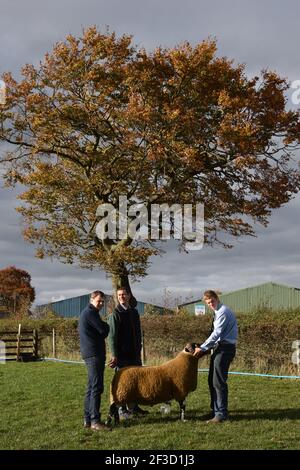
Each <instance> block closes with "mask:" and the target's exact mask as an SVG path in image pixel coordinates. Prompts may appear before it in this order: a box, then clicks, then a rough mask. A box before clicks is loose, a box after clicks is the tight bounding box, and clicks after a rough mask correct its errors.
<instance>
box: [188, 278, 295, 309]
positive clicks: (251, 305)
mask: <svg viewBox="0 0 300 470" xmlns="http://www.w3.org/2000/svg"><path fill="white" fill-rule="evenodd" d="M220 299H221V301H222V302H224V304H226V305H228V306H229V307H230V308H232V310H233V311H234V312H236V313H249V312H251V311H253V310H256V309H259V308H261V309H263V308H266V309H270V310H288V309H294V308H297V307H300V289H298V288H296V287H291V286H286V285H283V284H277V283H275V282H266V283H264V284H259V285H257V286H252V287H246V288H245V289H239V290H236V291H232V292H227V293H224V294H222V295H220ZM201 303H203V301H202V299H198V300H194V301H193V302H190V303H188V304H182V305H180V306H179V308H184V309H186V310H187V311H188V312H189V313H191V314H193V315H194V314H195V305H197V304H201ZM207 311H208V309H207V308H206V312H207Z"/></svg>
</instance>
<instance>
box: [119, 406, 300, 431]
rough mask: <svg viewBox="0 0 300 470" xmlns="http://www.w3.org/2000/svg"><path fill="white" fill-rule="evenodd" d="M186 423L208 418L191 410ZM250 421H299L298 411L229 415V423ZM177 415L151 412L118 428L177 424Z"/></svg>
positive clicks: (245, 412) (299, 411)
mask: <svg viewBox="0 0 300 470" xmlns="http://www.w3.org/2000/svg"><path fill="white" fill-rule="evenodd" d="M185 418H186V422H193V423H196V422H198V423H199V422H201V421H202V422H206V420H208V419H209V418H210V416H209V415H208V414H207V413H205V414H199V413H198V412H197V411H196V410H191V411H190V413H186V416H185ZM251 420H255V421H257V420H271V421H283V420H291V421H295V420H300V409H295V408H287V409H282V408H281V409H257V410H255V409H253V410H234V411H232V412H231V413H230V416H229V421H232V422H238V421H251ZM180 421H181V420H180V415H179V413H178V414H177V413H176V414H175V413H172V414H170V415H167V416H162V415H161V414H160V413H157V412H153V413H150V414H149V415H147V416H143V417H136V418H132V419H129V420H127V421H121V422H120V426H124V427H131V426H136V425H139V424H142V423H143V424H158V423H159V424H175V423H179V422H180Z"/></svg>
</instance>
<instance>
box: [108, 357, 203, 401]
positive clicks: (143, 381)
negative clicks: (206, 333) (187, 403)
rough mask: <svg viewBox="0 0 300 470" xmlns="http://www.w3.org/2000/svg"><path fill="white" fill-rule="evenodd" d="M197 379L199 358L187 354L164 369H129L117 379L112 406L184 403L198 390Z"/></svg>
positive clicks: (124, 370)
mask: <svg viewBox="0 0 300 470" xmlns="http://www.w3.org/2000/svg"><path fill="white" fill-rule="evenodd" d="M197 378H198V359H197V358H195V357H194V356H193V355H192V354H190V353H187V352H184V351H182V352H180V353H179V354H178V355H177V356H176V357H175V359H172V360H170V361H168V362H166V363H164V364H162V365H160V366H148V367H125V368H124V369H120V370H118V371H117V372H116V374H115V375H114V377H113V380H112V383H111V403H116V404H121V403H130V402H136V401H138V403H140V404H142V405H155V404H156V403H162V402H164V401H169V400H172V399H174V400H176V401H183V400H184V399H185V398H186V396H187V395H188V393H189V392H192V391H194V390H196V388H197Z"/></svg>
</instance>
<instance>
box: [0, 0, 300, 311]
mask: <svg viewBox="0 0 300 470" xmlns="http://www.w3.org/2000/svg"><path fill="white" fill-rule="evenodd" d="M299 17H300V4H299V2H297V1H296V0H286V1H285V2H282V1H279V0H264V1H261V0H252V1H245V0H226V1H224V0H209V1H208V0H204V1H203V0H185V1H182V0H181V1H179V0H163V1H162V0H127V1H124V0H110V1H109V2H108V1H105V0H52V1H51V2H48V1H46V0H27V1H23V0H0V37H1V43H0V44H1V47H0V74H1V73H3V72H4V71H11V72H13V74H14V75H15V76H17V77H18V76H19V70H20V68H21V67H22V65H24V64H26V63H33V64H38V63H39V61H40V60H41V59H42V58H43V56H44V54H45V53H46V52H47V51H50V50H51V49H52V47H53V45H54V44H55V43H56V42H57V41H61V40H63V39H64V37H65V36H66V35H67V34H69V33H72V34H74V35H79V34H80V33H81V32H82V29H83V28H86V27H88V26H90V25H92V24H95V25H96V26H97V27H99V28H100V29H102V30H105V28H106V26H109V28H110V30H114V31H116V33H117V34H118V35H121V34H124V33H126V34H132V35H133V36H134V43H135V44H138V45H139V46H143V47H146V48H147V49H152V48H155V47H156V46H159V45H162V46H174V45H176V44H178V43H180V42H182V41H185V40H187V41H190V42H191V43H193V44H195V43H197V42H200V41H201V40H203V39H205V38H207V37H208V36H212V37H216V38H217V40H218V48H219V49H218V54H219V55H226V56H227V57H230V58H232V59H234V60H235V62H236V63H245V64H246V71H247V74H248V75H249V76H252V75H255V74H257V73H259V72H260V70H261V69H263V68H270V69H273V70H276V71H277V72H278V73H280V74H281V75H282V76H284V77H287V78H288V79H289V80H290V81H293V80H297V79H299V80H300V63H299V24H298V22H299ZM289 105H290V106H291V107H293V105H292V103H291V101H290V102H289ZM0 151H1V149H0ZM15 196H16V193H15V191H12V190H7V189H3V188H1V189H0V198H1V199H0V223H1V232H0V267H1V268H2V267H5V266H8V265H15V266H17V267H19V268H22V269H26V270H27V271H29V272H30V274H31V276H32V283H33V285H34V286H35V288H36V293H37V303H45V302H49V301H51V300H58V299H62V298H67V297H72V296H77V295H82V294H85V293H87V292H90V291H91V290H93V289H96V288H101V289H102V290H104V291H105V292H107V293H110V292H111V282H110V280H109V279H107V278H106V276H105V274H104V273H103V272H102V271H93V272H91V271H87V270H82V269H79V268H77V267H75V266H69V265H63V264H62V263H59V262H58V261H56V260H53V261H51V260H42V261H40V260H37V259H35V258H34V251H35V250H34V247H33V246H32V245H29V244H26V243H25V242H24V241H23V239H22V236H21V220H20V217H19V216H18V214H17V213H16V211H15V209H14V208H15V206H16V205H17V201H16V197H15ZM299 209H300V197H299V196H297V197H296V198H295V199H294V200H293V201H292V202H290V203H289V204H287V205H285V206H284V207H282V208H281V209H279V210H276V211H274V213H273V215H272V217H271V219H270V224H269V226H268V228H267V229H264V228H262V227H258V228H257V238H244V239H241V240H239V241H235V246H234V248H233V249H231V250H227V251H225V250H223V249H222V248H213V249H212V248H209V247H205V248H204V249H202V250H200V251H194V252H192V253H190V254H188V255H186V254H180V253H178V251H177V250H176V245H175V243H170V244H169V245H168V246H167V245H166V246H165V248H166V249H167V253H166V254H165V255H164V256H163V257H161V258H160V257H155V258H154V259H153V264H152V266H151V268H150V269H149V275H148V276H147V277H146V278H144V279H142V280H141V281H140V282H139V283H136V284H134V285H133V290H134V292H135V295H136V296H137V298H138V299H140V300H148V301H149V300H150V301H153V302H154V303H160V302H161V298H162V296H163V292H164V290H165V289H168V290H171V293H172V296H173V298H175V297H177V298H180V299H181V300H182V301H185V300H186V299H187V298H191V297H199V296H200V295H201V292H202V291H203V290H204V289H206V288H218V289H220V290H222V291H228V290H235V289H239V288H243V287H247V286H249V285H255V284H259V283H262V282H268V281H274V282H279V283H284V284H289V285H293V286H297V287H300V278H299V262H300V250H299V243H300V242H299V238H300V237H299V225H300V222H299Z"/></svg>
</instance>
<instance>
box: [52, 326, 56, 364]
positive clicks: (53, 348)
mask: <svg viewBox="0 0 300 470" xmlns="http://www.w3.org/2000/svg"><path fill="white" fill-rule="evenodd" d="M55 339H56V338H55V328H53V330H52V357H56V344H55V343H56V341H55Z"/></svg>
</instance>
